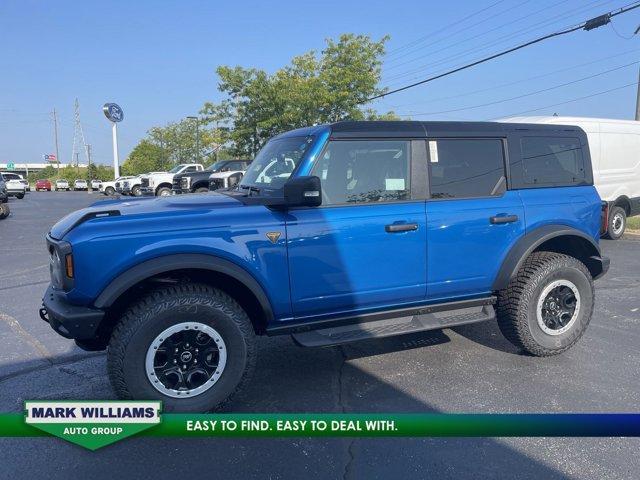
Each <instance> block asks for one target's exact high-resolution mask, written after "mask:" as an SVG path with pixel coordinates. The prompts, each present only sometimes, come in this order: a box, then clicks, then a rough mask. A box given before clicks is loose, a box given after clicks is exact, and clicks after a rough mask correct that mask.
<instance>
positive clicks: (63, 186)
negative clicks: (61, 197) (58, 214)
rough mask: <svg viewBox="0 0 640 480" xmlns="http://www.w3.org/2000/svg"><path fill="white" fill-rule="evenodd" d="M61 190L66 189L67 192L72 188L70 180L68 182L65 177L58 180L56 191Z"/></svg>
mask: <svg viewBox="0 0 640 480" xmlns="http://www.w3.org/2000/svg"><path fill="white" fill-rule="evenodd" d="M60 190H66V191H67V192H68V191H69V190H71V189H70V188H69V182H67V181H66V180H65V179H64V178H61V179H59V180H56V192H58V191H60Z"/></svg>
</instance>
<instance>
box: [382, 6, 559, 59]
mask: <svg viewBox="0 0 640 480" xmlns="http://www.w3.org/2000/svg"><path fill="white" fill-rule="evenodd" d="M530 1H531V0H524V1H522V2H520V3H518V4H516V5H514V6H512V7H510V8H507V9H506V10H501V11H500V12H497V13H495V14H493V15H491V16H489V17H486V18H483V19H481V20H479V21H478V22H476V23H475V24H473V25H471V27H469V26H465V27H463V28H460V29H458V30H455V31H453V32H450V33H448V34H447V35H445V36H444V37H442V38H438V39H437V40H434V41H432V42H430V43H427V44H426V45H423V46H420V47H418V48H412V49H411V51H409V52H406V53H404V54H402V55H397V56H396V57H395V58H392V59H391V60H388V61H387V62H386V63H387V64H392V63H394V62H397V61H398V60H401V59H403V58H405V57H408V56H409V55H412V54H413V53H417V52H419V51H420V50H424V49H425V48H429V47H431V46H433V45H437V44H438V43H441V42H443V41H445V40H447V39H449V38H451V37H455V36H456V35H458V34H459V33H463V32H466V31H467V30H468V29H469V28H473V27H475V26H477V25H480V24H482V23H485V22H487V21H489V20H493V19H494V18H496V17H499V16H501V15H504V14H505V13H508V12H510V11H512V10H514V9H516V8H519V7H521V6H523V5H525V4H526V3H529V2H530ZM567 1H568V0H567ZM498 3H500V2H498ZM494 5H496V4H494ZM439 31H442V29H440V30H439ZM427 38H430V36H429V37H422V40H426V39H427ZM422 40H421V41H422ZM389 56H392V55H391V54H389V55H387V58H388V57H389ZM418 58H421V57H418ZM412 61H414V60H409V63H410V62H412ZM406 63H407V61H404V62H402V63H400V64H398V65H394V66H393V67H391V68H396V67H399V66H401V65H405V64H406Z"/></svg>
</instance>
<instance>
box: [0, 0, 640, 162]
mask: <svg viewBox="0 0 640 480" xmlns="http://www.w3.org/2000/svg"><path fill="white" fill-rule="evenodd" d="M629 3H632V0H614V1H603V0H596V1H592V0H528V1H525V0H502V1H498V0H459V1H455V0H453V1H449V2H440V1H427V2H425V1H424V0H423V1H402V0H396V1H395V2H390V1H388V0H387V1H380V0H366V1H360V0H358V1H347V0H342V1H335V0H323V1H322V2H319V1H299V0H298V1H277V0H273V1H271V2H265V1H253V0H251V1H247V0H236V1H234V2H227V1H222V0H220V1H195V0H183V1H180V2H178V1H173V2H172V1H166V0H155V1H150V0H136V1H121V0H111V1H108V2H96V1H90V0H86V1H67V0H56V1H45V0H41V1H35V0H2V1H1V2H0V163H5V162H9V161H13V162H15V163H23V162H33V163H35V162H40V161H41V159H42V155H43V154H47V153H54V150H55V149H54V140H53V123H52V121H51V111H52V110H53V109H54V108H55V109H56V110H57V112H58V115H59V119H60V122H59V143H60V160H61V161H62V162H68V161H70V160H71V154H72V141H73V132H74V122H73V116H74V109H73V104H74V100H75V99H76V98H78V100H79V102H80V117H81V121H82V126H83V130H84V135H85V139H86V142H87V143H89V144H91V145H92V152H93V159H94V161H97V162H99V163H107V164H108V163H110V162H111V161H112V150H111V128H110V124H109V122H108V121H107V120H106V118H105V117H104V115H103V113H102V105H103V104H104V103H105V102H116V103H118V104H119V105H120V106H121V107H122V108H123V110H124V114H125V118H124V121H123V122H122V123H121V124H120V125H119V143H120V158H121V161H122V160H123V159H124V158H126V156H127V154H128V153H129V152H130V151H131V149H132V148H133V147H134V146H135V145H136V143H137V142H138V141H139V140H140V139H141V138H142V137H144V135H145V133H146V131H147V130H148V129H149V128H151V127H153V126H159V125H165V124H166V123H168V122H172V121H177V120H180V119H181V118H184V117H186V116H190V115H197V114H198V112H199V110H200V108H201V107H202V105H203V104H204V102H206V101H219V100H221V98H222V97H221V94H220V92H218V90H217V77H216V74H215V70H216V67H217V66H218V65H241V66H245V67H256V68H261V69H265V70H266V71H268V72H273V71H275V70H277V69H278V68H280V67H282V66H284V65H286V64H288V63H289V61H290V59H291V58H292V57H293V56H295V55H299V54H302V53H305V52H307V51H309V50H313V49H315V50H318V51H319V50H322V48H323V45H324V43H325V39H326V38H336V37H338V36H339V35H340V34H341V33H349V32H350V33H356V34H366V35H370V36H371V37H372V38H373V39H376V40H377V39H379V38H381V37H383V36H384V35H389V36H390V40H389V41H388V43H387V55H386V56H385V63H384V65H383V74H382V82H381V86H388V87H390V88H396V87H399V86H402V85H405V84H408V83H412V82H414V81H416V80H420V79H422V78H426V77H428V76H430V75H431V74H434V73H439V72H441V71H445V70H448V69H450V68H452V67H457V66H459V65H461V64H464V63H467V62H470V61H473V60H476V59H478V58H481V57H482V56H485V55H488V54H491V53H494V52H497V51H499V50H502V49H506V48H508V47H511V46H514V45H516V44H518V43H521V42H524V41H526V40H530V39H532V38H535V37H537V36H540V35H543V34H546V33H551V32H554V31H557V30H560V29H563V28H564V27H568V26H572V25H575V24H577V23H580V22H581V21H583V20H586V19H588V18H591V17H593V16H596V15H599V14H601V13H604V12H607V11H610V10H613V9H616V8H620V7H622V6H624V5H627V4H629ZM638 25H640V9H637V10H634V11H631V12H629V13H627V14H624V15H620V16H618V17H616V18H614V19H613V25H607V26H604V27H601V28H599V29H597V30H592V31H590V32H585V31H578V32H575V33H571V34H569V35H566V36H562V37H557V38H554V39H551V40H548V41H546V42H544V43H541V44H538V45H535V46H532V47H528V48H526V49H523V50H520V51H518V52H515V53H512V54H509V55H507V56H505V57H503V58H500V59H496V60H493V61H491V62H489V63H486V64H483V65H480V66H477V67H474V68H471V69H469V70H466V71H464V72H460V73H457V74H454V75H452V76H448V77H446V78H443V79H440V80H436V81H434V82H430V83H428V84H425V85H421V86H418V87H416V88H413V89H410V90H407V91H405V92H402V93H398V94H395V95H390V96H388V97H385V98H384V99H382V100H380V101H376V102H375V103H373V104H372V105H371V106H373V107H374V108H376V109H377V110H379V111H388V110H393V111H394V112H396V113H397V114H400V115H404V116H405V117H406V118H412V119H417V120H437V119H440V120H491V119H496V118H501V117H505V116H510V115H514V114H519V113H521V112H526V114H527V115H551V114H554V113H558V114H559V115H578V116H591V117H608V118H633V115H634V112H635V101H636V89H635V86H633V85H631V84H632V83H634V82H636V81H637V80H638V62H640V35H636V36H633V35H632V34H633V32H634V30H635V29H636V28H637V27H638ZM602 92H607V93H602ZM596 93H602V94H600V95H596V96H591V95H593V94H596ZM516 97H517V98H516ZM583 97H589V98H583ZM576 99H580V100H577V101H572V100H576ZM530 110H534V111H533V112H529V111H530ZM81 160H82V158H81Z"/></svg>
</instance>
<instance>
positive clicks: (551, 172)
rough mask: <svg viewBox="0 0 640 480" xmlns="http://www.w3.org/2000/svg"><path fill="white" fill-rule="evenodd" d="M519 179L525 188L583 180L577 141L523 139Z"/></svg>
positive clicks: (582, 167)
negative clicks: (520, 178)
mask: <svg viewBox="0 0 640 480" xmlns="http://www.w3.org/2000/svg"><path fill="white" fill-rule="evenodd" d="M520 146H521V148H522V172H523V176H522V180H523V183H524V184H526V185H576V184H580V183H583V182H584V181H585V172H584V161H583V159H582V148H581V147H580V141H579V140H578V139H577V138H562V137H523V138H522V139H521V140H520Z"/></svg>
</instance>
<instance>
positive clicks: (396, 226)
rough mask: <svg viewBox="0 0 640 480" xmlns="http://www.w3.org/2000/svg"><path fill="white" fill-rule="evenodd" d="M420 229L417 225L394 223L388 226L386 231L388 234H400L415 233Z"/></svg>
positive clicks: (385, 228)
mask: <svg viewBox="0 0 640 480" xmlns="http://www.w3.org/2000/svg"><path fill="white" fill-rule="evenodd" d="M417 229H418V224H417V223H392V224H391V225H386V226H385V227H384V230H385V231H386V232H387V233H398V232H413V231H414V230H417Z"/></svg>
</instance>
